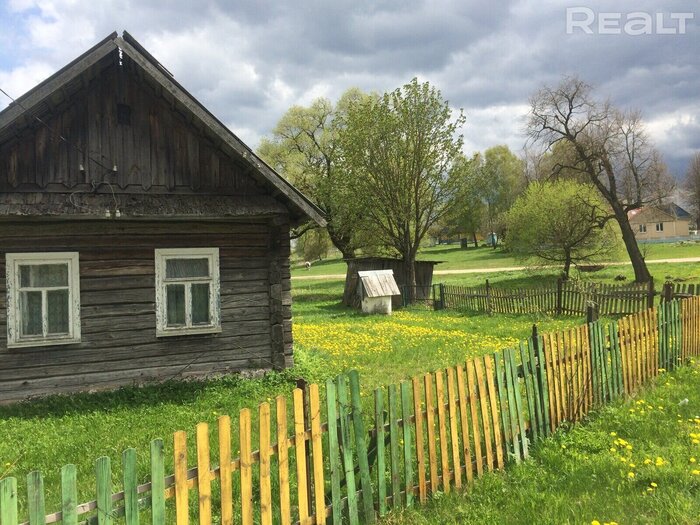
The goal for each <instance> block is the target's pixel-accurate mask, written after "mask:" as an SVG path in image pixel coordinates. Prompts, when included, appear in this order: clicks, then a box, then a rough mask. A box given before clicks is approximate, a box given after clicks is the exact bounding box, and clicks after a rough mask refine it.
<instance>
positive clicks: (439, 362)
mask: <svg viewBox="0 0 700 525" xmlns="http://www.w3.org/2000/svg"><path fill="white" fill-rule="evenodd" d="M294 289H295V303H294V341H295V352H296V353H297V355H299V354H302V355H313V356H314V359H315V360H320V361H321V362H322V363H323V365H324V368H325V369H327V370H328V371H329V372H330V373H331V375H333V374H336V373H340V372H342V371H344V370H350V369H355V370H357V371H358V372H360V376H361V378H362V385H363V388H365V389H367V388H370V387H371V388H374V387H376V386H379V385H385V384H388V383H395V382H398V381H400V380H401V379H405V378H408V377H411V376H413V375H415V374H418V373H422V372H427V371H432V370H435V369H437V368H440V367H447V366H451V365H454V364H456V363H460V362H463V361H465V360H466V359H468V358H470V357H473V356H475V355H483V354H486V353H491V352H494V351H496V350H502V349H504V348H512V347H515V345H516V344H517V343H518V342H519V341H520V340H522V339H524V338H526V337H528V336H529V334H530V333H531V331H532V325H533V323H537V324H538V326H539V328H540V330H543V331H556V330H561V329H563V328H566V327H569V326H575V325H578V324H581V322H582V321H583V319H582V318H575V317H568V318H564V317H562V318H556V319H555V318H552V317H545V316H535V315H498V316H493V317H489V316H488V315H485V314H484V315H468V314H464V313H460V312H455V311H439V312H432V311H425V310H421V309H417V308H410V309H405V310H399V311H395V312H394V313H393V315H392V316H390V317H382V316H379V317H377V316H367V315H363V314H361V313H359V312H355V311H352V310H349V309H347V308H345V307H343V306H340V305H339V304H338V301H339V298H340V297H341V296H342V292H343V284H342V282H338V281H300V282H297V283H295V285H294ZM316 365H318V361H316Z"/></svg>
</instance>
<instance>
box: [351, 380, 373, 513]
mask: <svg viewBox="0 0 700 525" xmlns="http://www.w3.org/2000/svg"><path fill="white" fill-rule="evenodd" d="M348 375H349V377H350V401H351V403H352V422H353V428H354V429H355V450H356V451H357V463H358V465H359V467H360V487H361V488H362V513H363V515H364V517H365V523H374V497H373V495H372V478H371V476H370V473H369V461H368V459H367V441H366V438H365V435H366V434H365V424H364V422H363V420H362V399H361V397H360V376H359V374H358V373H357V371H356V370H352V371H351V372H350V373H349V374H348Z"/></svg>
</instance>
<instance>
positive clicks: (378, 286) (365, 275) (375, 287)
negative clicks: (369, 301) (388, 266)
mask: <svg viewBox="0 0 700 525" xmlns="http://www.w3.org/2000/svg"><path fill="white" fill-rule="evenodd" d="M357 275H358V277H359V278H360V281H361V282H362V288H363V290H364V293H365V295H366V296H367V297H370V298H374V297H390V296H392V295H401V291H400V290H399V286H398V285H397V284H396V281H395V280H394V271H393V270H368V271H361V272H357Z"/></svg>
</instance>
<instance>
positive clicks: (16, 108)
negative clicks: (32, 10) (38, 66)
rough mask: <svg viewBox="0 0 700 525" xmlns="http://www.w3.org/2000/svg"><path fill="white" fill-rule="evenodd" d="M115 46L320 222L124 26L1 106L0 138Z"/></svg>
mask: <svg viewBox="0 0 700 525" xmlns="http://www.w3.org/2000/svg"><path fill="white" fill-rule="evenodd" d="M117 51H121V53H122V54H123V55H125V56H127V57H128V58H129V59H131V60H132V61H133V62H134V63H135V64H137V65H138V66H139V68H140V69H141V71H142V72H143V74H144V75H145V76H147V77H149V78H150V79H152V80H153V81H154V82H156V83H157V84H158V85H159V86H160V88H162V90H163V92H166V93H168V94H169V96H170V97H172V99H173V104H174V105H175V104H177V107H178V109H179V110H180V111H183V112H185V113H188V114H189V115H190V117H191V118H192V119H193V120H195V121H197V122H199V123H200V124H201V125H202V126H203V127H204V128H206V129H208V130H209V132H210V133H211V134H212V135H214V136H216V137H217V138H218V139H219V140H220V141H221V148H222V149H223V150H224V151H225V152H226V153H227V154H229V155H231V156H232V157H234V158H236V159H239V160H240V161H242V162H243V163H244V165H246V166H248V167H249V168H250V172H249V173H250V175H251V176H253V177H254V178H256V179H258V180H259V181H261V182H262V183H263V184H265V185H267V186H268V187H269V188H270V191H271V193H272V195H273V196H274V197H275V198H276V199H278V200H279V201H281V202H283V203H284V204H285V205H286V206H287V207H288V209H289V210H290V213H291V215H292V216H293V217H294V219H295V222H301V221H303V220H306V219H308V220H312V221H314V222H316V223H317V224H319V225H321V226H325V224H326V221H325V218H324V216H323V212H322V211H321V210H320V209H319V208H318V207H317V206H316V205H315V204H314V203H313V202H312V201H311V200H310V199H309V198H308V197H306V196H305V195H304V194H303V193H302V192H300V191H299V190H298V189H296V188H295V187H294V186H293V185H292V184H290V183H289V182H288V181H287V180H286V179H284V178H283V177H282V176H280V175H279V174H278V173H277V172H276V171H275V170H273V169H272V168H271V167H270V166H268V165H267V164H266V163H265V162H264V161H263V160H262V159H261V158H260V157H258V156H257V155H256V154H255V152H254V151H253V150H252V149H251V148H250V147H248V146H247V145H246V144H244V143H243V141H241V139H239V138H238V137H237V136H236V135H235V134H234V133H233V132H232V131H231V130H229V129H228V128H227V127H226V126H225V125H224V124H223V123H222V122H221V121H220V120H218V119H217V118H216V117H215V116H214V115H213V114H212V113H211V112H210V111H209V110H207V109H206V108H205V107H204V106H203V105H202V104H201V103H200V102H199V101H198V100H197V99H195V98H194V97H193V96H192V95H191V94H190V93H189V92H187V90H185V88H184V87H182V86H181V85H180V84H179V83H178V82H177V81H176V80H175V79H174V77H173V75H172V74H171V73H170V72H169V71H168V70H167V69H165V67H164V66H163V65H162V64H160V62H158V61H157V60H156V59H155V58H154V57H153V55H151V54H150V53H149V52H148V51H146V49H144V48H143V46H141V44H139V43H138V42H137V41H136V39H135V38H134V37H132V36H131V35H130V34H129V33H128V32H126V31H124V32H123V35H122V36H119V35H118V34H117V33H116V32H114V33H112V34H111V35H109V36H107V37H106V38H105V39H104V40H102V41H101V42H99V43H98V44H96V45H95V46H94V47H92V48H91V49H89V50H88V51H86V52H85V53H83V54H82V55H80V56H79V57H78V58H76V59H75V60H73V61H72V62H71V63H69V64H68V65H66V66H65V67H63V68H62V69H61V70H59V71H57V72H56V73H55V74H53V75H52V76H50V77H49V78H47V79H46V80H44V81H43V82H41V83H40V84H38V85H37V86H35V87H34V88H33V89H31V90H30V91H28V92H27V93H25V94H24V95H22V96H21V97H19V98H17V99H16V101H15V102H13V103H11V104H10V105H9V106H8V107H7V108H5V109H4V110H2V111H0V142H2V141H3V140H4V138H6V137H11V136H13V135H14V134H16V132H17V129H18V128H21V127H23V126H27V125H29V124H30V123H32V121H33V120H34V119H35V118H37V117H38V116H39V115H41V114H43V113H45V112H46V111H50V108H51V105H52V99H53V98H55V97H58V98H59V99H60V98H62V97H64V96H70V93H71V91H72V90H74V89H76V86H80V85H81V84H82V82H83V79H84V76H85V75H88V76H89V75H91V74H95V72H96V71H99V69H100V67H101V65H102V64H103V61H104V59H105V57H107V56H109V55H110V54H112V53H114V52H117Z"/></svg>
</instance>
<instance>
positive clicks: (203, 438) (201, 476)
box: [197, 423, 211, 525]
mask: <svg viewBox="0 0 700 525" xmlns="http://www.w3.org/2000/svg"><path fill="white" fill-rule="evenodd" d="M210 461H211V460H210V456H209V425H207V424H206V423H199V424H198V425H197V490H198V491H199V524H200V525H211V475H210V473H209V470H210V469H209V463H210Z"/></svg>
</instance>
